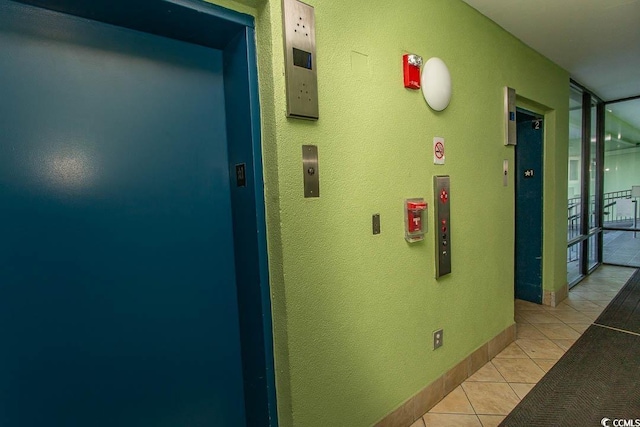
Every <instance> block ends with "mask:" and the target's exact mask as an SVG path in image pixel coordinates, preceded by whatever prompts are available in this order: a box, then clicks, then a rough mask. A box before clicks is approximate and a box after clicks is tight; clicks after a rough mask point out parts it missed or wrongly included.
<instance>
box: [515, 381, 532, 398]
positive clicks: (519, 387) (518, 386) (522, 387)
mask: <svg viewBox="0 0 640 427" xmlns="http://www.w3.org/2000/svg"><path fill="white" fill-rule="evenodd" d="M509 385H510V386H511V388H512V389H513V391H515V392H516V394H517V395H518V397H519V398H520V399H524V397H525V396H526V395H527V393H529V392H530V391H531V389H532V388H533V387H534V386H535V384H525V383H509Z"/></svg>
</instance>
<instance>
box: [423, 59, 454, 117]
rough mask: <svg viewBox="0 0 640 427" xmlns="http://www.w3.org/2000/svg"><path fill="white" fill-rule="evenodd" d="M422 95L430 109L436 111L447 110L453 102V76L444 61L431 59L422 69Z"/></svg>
mask: <svg viewBox="0 0 640 427" xmlns="http://www.w3.org/2000/svg"><path fill="white" fill-rule="evenodd" d="M421 83H422V94H423V95H424V99H425V100H426V101H427V104H429V107H431V108H433V109H434V110H436V111H442V110H444V109H445V108H447V105H449V101H451V74H449V69H448V68H447V65H446V64H445V63H444V61H443V60H442V59H440V58H435V57H434V58H430V59H429V60H428V61H427V63H426V64H424V67H423V68H422V77H421Z"/></svg>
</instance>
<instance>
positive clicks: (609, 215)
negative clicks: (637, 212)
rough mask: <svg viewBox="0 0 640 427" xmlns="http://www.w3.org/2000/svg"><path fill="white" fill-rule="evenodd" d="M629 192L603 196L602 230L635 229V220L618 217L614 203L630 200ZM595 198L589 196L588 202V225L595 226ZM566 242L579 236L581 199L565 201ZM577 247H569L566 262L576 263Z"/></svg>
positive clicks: (574, 245) (575, 198)
mask: <svg viewBox="0 0 640 427" xmlns="http://www.w3.org/2000/svg"><path fill="white" fill-rule="evenodd" d="M630 198H631V190H623V191H612V192H609V193H605V194H604V205H603V210H604V212H603V224H602V226H603V227H604V228H607V227H627V226H632V227H635V225H634V224H635V218H633V217H632V216H628V215H618V210H617V207H616V202H617V201H618V200H620V199H630ZM595 205H596V198H595V196H591V197H590V200H589V208H590V209H589V215H590V218H589V219H590V222H589V223H590V224H597V221H596V215H597V214H598V213H597V212H596V210H595ZM567 208H568V209H567V231H568V233H567V241H569V242H571V241H572V240H573V239H576V238H577V237H579V236H580V235H581V228H582V222H581V209H582V197H580V196H578V197H572V198H570V199H568V200H567ZM578 248H579V245H577V244H573V245H571V246H569V248H568V253H567V261H568V262H571V261H576V260H577V259H578Z"/></svg>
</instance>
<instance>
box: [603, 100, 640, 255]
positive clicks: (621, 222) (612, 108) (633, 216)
mask: <svg viewBox="0 0 640 427" xmlns="http://www.w3.org/2000/svg"><path fill="white" fill-rule="evenodd" d="M603 184H604V197H605V203H604V227H616V228H629V229H630V230H632V229H633V228H637V226H638V223H639V221H638V219H637V218H638V216H639V214H640V208H639V207H638V205H639V204H640V187H639V186H640V99H636V100H632V101H625V102H618V103H615V104H608V105H607V106H606V111H605V135H604V183H603ZM603 256H604V262H606V263H611V264H620V265H628V266H632V267H640V233H637V232H634V231H620V230H609V231H607V232H606V234H605V235H604V253H603Z"/></svg>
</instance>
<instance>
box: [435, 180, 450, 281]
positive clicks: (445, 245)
mask: <svg viewBox="0 0 640 427" xmlns="http://www.w3.org/2000/svg"><path fill="white" fill-rule="evenodd" d="M449 193H450V187H449V176H448V175H438V176H434V177H433V194H434V198H435V200H434V203H433V205H434V206H435V208H434V213H433V216H434V217H435V220H436V224H435V227H434V229H435V234H436V279H437V278H438V277H442V276H444V275H445V274H449V273H451V210H450V203H451V200H450V194H449Z"/></svg>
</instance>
